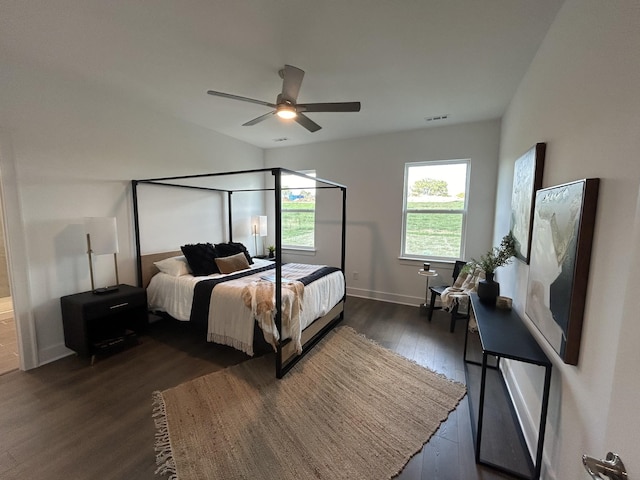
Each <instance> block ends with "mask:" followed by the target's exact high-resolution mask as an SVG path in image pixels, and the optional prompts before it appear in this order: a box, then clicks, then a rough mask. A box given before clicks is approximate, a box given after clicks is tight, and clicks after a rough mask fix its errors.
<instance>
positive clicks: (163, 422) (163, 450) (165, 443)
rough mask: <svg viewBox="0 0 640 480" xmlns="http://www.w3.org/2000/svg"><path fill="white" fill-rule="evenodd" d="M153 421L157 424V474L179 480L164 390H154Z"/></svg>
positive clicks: (170, 479) (168, 479)
mask: <svg viewBox="0 0 640 480" xmlns="http://www.w3.org/2000/svg"><path fill="white" fill-rule="evenodd" d="M152 417H153V422H154V424H155V426H156V441H155V450H156V465H158V468H156V472H155V473H156V474H157V475H158V474H159V475H169V476H168V477H167V480H178V475H177V471H176V462H175V460H174V458H173V452H172V451H171V439H170V438H169V423H168V422H167V410H166V407H165V404H164V399H163V398H162V392H159V391H155V392H153V414H152Z"/></svg>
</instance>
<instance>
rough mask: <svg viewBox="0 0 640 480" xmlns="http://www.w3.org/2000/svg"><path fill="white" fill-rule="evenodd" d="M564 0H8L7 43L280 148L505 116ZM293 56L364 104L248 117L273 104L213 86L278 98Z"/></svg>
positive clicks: (322, 87)
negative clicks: (300, 117)
mask: <svg viewBox="0 0 640 480" xmlns="http://www.w3.org/2000/svg"><path fill="white" fill-rule="evenodd" d="M562 2H563V0H535V1H533V0H395V1H392V0H325V1H321V0H180V1H178V0H173V1H169V0H154V1H149V0H117V1H116V0H109V1H105V0H27V1H25V0H13V1H10V0H0V53H2V57H1V58H5V59H7V60H8V61H10V62H16V61H19V62H29V63H31V64H35V65H38V66H42V67H43V68H45V69H47V70H50V71H52V72H59V73H60V74H62V75H67V76H69V75H71V76H74V77H78V76H79V77H80V78H82V79H84V80H86V81H87V82H92V83H94V84H96V85H97V86H99V87H101V88H107V89H112V90H114V91H118V92H119V93H120V94H122V95H124V96H125V97H127V98H131V99H132V100H133V99H135V101H136V102H138V103H144V104H146V105H147V106H148V107H149V108H152V109H155V110H157V111H160V112H163V113H165V114H169V115H174V116H176V117H179V118H182V119H184V120H186V121H188V122H191V123H195V124H198V125H201V126H203V127H206V128H209V129H212V130H215V131H218V132H220V133H223V134H226V135H229V136H231V137H235V138H237V139H240V140H243V141H245V142H248V143H251V144H253V145H256V146H259V147H264V148H272V147H281V146H286V145H300V144H307V143H314V142H319V141H326V140H336V139H343V138H352V137H358V136H365V135H372V134H378V133H384V132H395V131H402V130H411V129H418V128H425V127H427V126H429V125H446V124H453V123H462V122H469V121H477V120H484V119H493V118H499V117H501V116H502V114H503V112H504V110H505V108H506V107H507V105H508V102H509V100H510V99H511V97H512V95H513V93H514V92H515V89H516V88H517V86H518V83H519V82H520V80H521V78H522V76H523V75H524V73H525V71H526V69H527V67H528V65H529V64H530V63H531V60H532V59H533V56H534V55H535V52H536V50H537V48H538V46H539V44H540V42H541V40H542V39H543V37H544V35H545V33H546V32H547V30H548V28H549V26H550V24H551V22H552V21H553V18H554V17H555V15H556V13H557V11H558V9H559V8H560V6H561V4H562ZM285 63H288V64H291V65H294V66H297V67H299V68H301V69H303V70H305V72H306V76H305V78H304V82H303V84H302V88H301V90H300V95H299V98H298V101H299V102H301V103H313V102H341V101H360V102H361V103H362V110H361V111H360V112H359V113H310V114H308V115H309V117H310V118H311V119H312V120H314V121H315V122H316V123H318V124H320V125H321V126H322V127H323V128H322V130H320V131H318V132H316V133H310V132H308V131H307V130H305V129H304V128H302V127H301V126H300V125H298V124H296V123H295V122H286V123H285V122H284V121H282V120H279V119H277V118H276V117H274V118H270V119H268V120H266V121H264V122H262V123H260V124H258V125H255V126H251V127H242V126H241V125H242V124H243V123H244V122H246V121H248V120H250V119H252V118H254V117H257V116H259V115H261V114H263V113H266V112H267V111H268V108H266V107H262V106H260V105H255V104H251V103H245V102H239V101H234V100H229V99H225V98H217V97H212V96H209V95H207V94H206V91H207V90H209V89H211V90H218V91H222V92H227V93H232V94H235V95H240V96H246V97H250V98H255V99H259V100H264V101H267V102H275V99H276V95H277V94H278V93H279V92H280V89H281V86H282V80H281V79H280V78H279V77H278V73H277V72H278V70H279V69H280V68H282V66H283V65H284V64H285ZM440 115H449V118H448V119H447V120H444V121H440V122H426V121H425V117H432V116H440ZM280 138H287V140H286V141H283V142H275V141H274V139H280Z"/></svg>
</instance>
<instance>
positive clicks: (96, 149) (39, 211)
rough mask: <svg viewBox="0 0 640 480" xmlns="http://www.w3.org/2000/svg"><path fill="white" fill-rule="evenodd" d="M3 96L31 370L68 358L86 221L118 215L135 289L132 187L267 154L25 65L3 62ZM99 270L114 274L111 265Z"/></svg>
mask: <svg viewBox="0 0 640 480" xmlns="http://www.w3.org/2000/svg"><path fill="white" fill-rule="evenodd" d="M0 90H1V91H2V95H1V96H0V129H1V131H2V136H0V142H2V144H1V145H0V156H1V159H0V160H1V162H2V163H1V164H0V165H1V166H2V169H3V171H2V181H3V187H4V188H5V192H4V193H5V194H6V195H5V196H6V197H9V198H5V205H4V207H5V209H11V210H12V212H19V211H21V215H20V214H17V215H13V214H8V215H7V216H6V220H7V228H8V230H9V234H10V238H9V241H11V237H12V236H14V237H15V238H16V240H14V242H13V245H10V253H11V254H12V256H13V255H14V254H15V258H13V259H11V261H12V270H13V272H12V273H13V279H14V282H17V283H15V284H14V287H15V289H17V290H20V293H19V296H20V295H22V296H25V293H26V299H25V301H24V303H23V304H22V305H18V306H17V307H19V308H18V309H19V310H20V311H22V312H24V315H22V316H21V317H20V316H19V317H20V318H18V321H19V323H20V326H19V328H20V330H21V331H22V333H23V334H25V335H31V336H35V337H36V341H37V352H36V355H33V356H32V355H29V356H30V358H29V359H27V361H26V364H25V365H23V366H24V367H27V368H30V367H33V366H36V365H37V364H38V363H39V364H42V363H46V362H48V361H51V360H53V359H55V358H58V357H60V356H62V355H66V354H68V353H69V350H67V349H66V348H65V347H64V337H63V330H62V321H61V314H60V303H59V298H60V296H62V295H67V294H72V293H77V292H80V291H85V290H88V289H89V288H90V281H89V272H88V265H87V257H86V254H85V252H86V245H85V241H84V233H83V227H82V221H83V218H84V217H85V216H115V217H117V221H118V230H119V243H120V254H119V267H120V281H121V282H123V283H130V284H135V281H136V278H135V264H134V251H133V250H134V240H133V231H132V224H133V219H132V207H131V187H130V181H131V180H132V179H141V178H150V177H161V176H172V175H186V174H200V173H207V172H213V171H225V170H229V169H234V170H238V169H243V168H259V167H262V164H263V152H262V150H261V149H259V148H256V147H253V146H249V145H247V144H244V143H243V142H240V141H237V140H233V139H231V138H229V137H225V136H223V135H220V134H217V133H214V132H212V131H209V130H206V129H203V128H200V127H197V126H195V125H193V124H189V123H186V122H184V121H182V120H180V119H178V118H175V117H172V116H170V115H168V114H167V113H165V112H157V111H151V110H149V109H147V108H146V106H145V105H144V104H142V103H139V102H138V101H137V100H136V99H131V98H125V97H123V96H122V95H121V94H120V93H119V92H118V91H117V90H113V89H109V88H106V87H105V86H101V85H91V84H87V83H86V82H85V81H84V80H83V78H80V77H69V76H62V75H60V74H59V73H58V72H55V71H51V70H47V69H46V68H43V67H40V66H34V65H29V64H28V63H25V62H23V63H17V62H15V63H11V62H3V72H2V75H0ZM7 185H9V186H10V188H9V191H8V192H7V191H6V189H7ZM14 187H15V191H14V189H13V188H14ZM14 193H15V195H14ZM7 200H8V202H7ZM239 210H242V208H240V207H239ZM247 224H248V220H247ZM20 238H23V239H24V240H23V241H24V245H22V242H21V240H20ZM177 246H179V245H175V247H177ZM100 271H101V272H103V273H104V272H106V273H110V274H111V275H112V272H113V266H112V263H107V264H106V265H105V266H104V268H100ZM98 273H99V272H98ZM109 280H113V277H112V278H111V279H109V278H107V279H105V281H107V282H108V281H109ZM29 332H31V334H30V333H29ZM34 363H35V364H34Z"/></svg>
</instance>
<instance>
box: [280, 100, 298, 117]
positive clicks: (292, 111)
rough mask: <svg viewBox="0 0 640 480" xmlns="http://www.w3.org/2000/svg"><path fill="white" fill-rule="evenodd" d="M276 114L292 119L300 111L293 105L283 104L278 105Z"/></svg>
mask: <svg viewBox="0 0 640 480" xmlns="http://www.w3.org/2000/svg"><path fill="white" fill-rule="evenodd" d="M276 115H278V116H279V117H280V118H284V119H285V120H291V119H292V118H296V117H297V116H298V112H296V107H294V106H293V105H287V104H281V105H278V106H277V107H276Z"/></svg>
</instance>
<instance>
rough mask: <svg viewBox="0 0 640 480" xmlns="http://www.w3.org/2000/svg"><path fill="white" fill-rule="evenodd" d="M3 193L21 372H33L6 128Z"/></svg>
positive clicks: (1, 132)
mask: <svg viewBox="0 0 640 480" xmlns="http://www.w3.org/2000/svg"><path fill="white" fill-rule="evenodd" d="M0 194H1V198H0V202H1V207H2V212H3V217H4V222H3V223H4V225H3V229H4V238H5V249H6V252H7V267H8V269H9V272H8V273H9V285H10V286H11V297H12V300H13V311H14V319H15V324H16V335H17V337H18V357H19V360H20V370H29V369H32V368H36V367H37V366H38V365H39V362H38V344H37V339H36V329H35V322H34V319H33V314H32V311H31V300H30V299H31V295H30V285H31V283H30V281H29V268H28V265H29V262H28V258H29V257H28V253H27V242H26V235H25V228H24V219H23V216H22V203H21V201H20V192H19V190H18V178H17V174H16V164H15V156H14V152H13V142H12V138H11V133H10V132H9V131H8V130H7V129H3V128H0ZM16 286H18V288H16Z"/></svg>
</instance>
